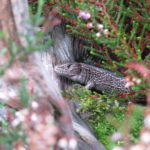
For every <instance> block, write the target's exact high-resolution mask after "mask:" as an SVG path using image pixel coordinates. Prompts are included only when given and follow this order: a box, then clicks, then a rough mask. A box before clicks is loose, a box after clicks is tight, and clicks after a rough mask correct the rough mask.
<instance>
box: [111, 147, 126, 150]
mask: <svg viewBox="0 0 150 150" xmlns="http://www.w3.org/2000/svg"><path fill="white" fill-rule="evenodd" d="M113 150H124V148H123V147H121V146H116V147H114V148H113Z"/></svg>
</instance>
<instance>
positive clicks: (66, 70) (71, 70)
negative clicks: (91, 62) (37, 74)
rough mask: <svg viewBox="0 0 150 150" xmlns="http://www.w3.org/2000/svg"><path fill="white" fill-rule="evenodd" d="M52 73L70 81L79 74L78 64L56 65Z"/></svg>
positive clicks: (79, 66) (79, 67)
mask: <svg viewBox="0 0 150 150" xmlns="http://www.w3.org/2000/svg"><path fill="white" fill-rule="evenodd" d="M54 71H55V72H56V73H57V74H58V75H60V76H64V77H67V78H70V79H75V78H76V77H77V76H78V75H79V74H80V72H81V65H80V63H74V62H73V63H64V64H59V65H56V66H55V68H54Z"/></svg>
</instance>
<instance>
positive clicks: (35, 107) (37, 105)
mask: <svg viewBox="0 0 150 150" xmlns="http://www.w3.org/2000/svg"><path fill="white" fill-rule="evenodd" d="M31 106H32V108H34V109H37V108H38V107H39V104H38V103H37V102H36V101H33V102H32V103H31Z"/></svg>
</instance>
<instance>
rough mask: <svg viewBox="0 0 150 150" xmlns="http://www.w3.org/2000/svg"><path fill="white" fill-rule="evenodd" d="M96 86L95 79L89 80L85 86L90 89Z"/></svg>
mask: <svg viewBox="0 0 150 150" xmlns="http://www.w3.org/2000/svg"><path fill="white" fill-rule="evenodd" d="M94 87H95V82H94V81H89V82H88V83H87V84H86V86H85V88H86V89H88V90H90V89H92V88H94Z"/></svg>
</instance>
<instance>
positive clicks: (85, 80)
mask: <svg viewBox="0 0 150 150" xmlns="http://www.w3.org/2000/svg"><path fill="white" fill-rule="evenodd" d="M54 70H55V72H56V73H57V74H58V75H60V76H64V77H66V78H68V79H70V80H73V81H75V82H78V83H81V84H84V85H85V87H86V88H87V89H95V90H96V91H104V92H107V93H112V92H113V91H115V92H117V93H127V92H129V91H130V89H129V88H126V87H125V85H126V83H127V81H126V80H125V78H124V77H119V76H116V75H115V74H114V73H112V72H111V71H108V70H105V69H102V68H98V67H94V66H91V65H88V64H84V63H75V62H73V63H64V64H60V65H56V66H55V68H54Z"/></svg>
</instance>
